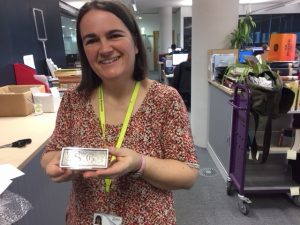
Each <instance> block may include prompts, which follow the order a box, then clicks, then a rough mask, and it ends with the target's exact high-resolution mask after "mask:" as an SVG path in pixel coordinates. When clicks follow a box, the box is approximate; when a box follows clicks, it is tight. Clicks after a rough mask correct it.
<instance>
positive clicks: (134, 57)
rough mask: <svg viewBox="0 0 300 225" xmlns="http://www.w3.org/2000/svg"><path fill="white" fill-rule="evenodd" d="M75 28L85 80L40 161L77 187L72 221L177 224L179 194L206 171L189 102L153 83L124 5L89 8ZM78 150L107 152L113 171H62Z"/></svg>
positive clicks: (66, 102)
mask: <svg viewBox="0 0 300 225" xmlns="http://www.w3.org/2000/svg"><path fill="white" fill-rule="evenodd" d="M76 28H77V31H76V32H77V33H76V36H77V44H78V51H79V54H80V60H81V65H82V80H81V82H80V84H79V86H77V87H73V88H70V89H69V90H67V91H66V92H65V93H64V95H63V99H62V101H61V104H60V109H59V112H58V115H57V124H56V127H55V130H54V133H53V135H52V137H51V140H50V142H49V144H48V145H47V147H46V150H45V153H44V155H43V157H42V160H41V164H42V167H43V168H44V169H45V171H46V174H47V175H48V176H49V177H50V178H51V179H52V180H53V181H54V182H66V181H72V182H73V190H72V192H71V196H70V201H69V207H68V211H67V216H66V218H67V219H66V224H68V225H71V224H72V225H79V224H92V223H93V218H95V215H98V214H101V215H103V217H102V218H106V217H107V218H110V217H112V216H115V218H118V221H119V222H118V223H116V221H114V223H115V224H121V223H122V224H123V225H131V224H140V225H145V224H147V225H156V224H166V225H175V224H176V217H175V210H174V203H173V202H174V201H173V196H172V190H176V189H189V188H191V187H192V186H193V184H194V183H195V181H196V179H197V175H198V172H197V169H198V167H199V165H198V163H197V157H196V154H195V148H194V144H193V139H192V134H191V128H190V124H189V117H188V112H187V109H186V107H185V105H184V102H183V100H182V98H181V97H180V95H179V93H178V92H177V91H176V90H175V89H174V88H172V87H170V86H166V85H163V84H160V83H158V82H156V81H153V80H150V79H148V78H147V73H148V71H147V59H146V53H145V47H144V44H143V39H142V37H141V34H140V30H139V27H138V26H137V23H136V21H135V18H134V15H133V14H132V13H131V10H130V9H128V8H127V7H126V6H125V5H124V4H123V3H121V2H119V1H111V0H107V1H106V0H103V1H91V2H88V3H86V4H85V5H84V6H83V7H82V8H81V9H80V11H79V14H78V18H77V24H76ZM72 146H76V147H77V149H80V151H81V152H82V153H83V154H85V149H87V148H88V149H91V148H93V149H95V150H97V149H99V148H104V149H108V150H109V154H110V157H109V161H110V163H109V165H108V167H107V168H103V169H100V168H97V169H95V170H88V169H82V170H80V171H78V170H73V169H72V168H62V167H60V166H59V161H60V157H61V149H62V148H64V147H72ZM86 153H87V152H86ZM70 163H71V164H73V162H70ZM85 168H86V167H85ZM120 221H121V222H120ZM103 223H104V221H103Z"/></svg>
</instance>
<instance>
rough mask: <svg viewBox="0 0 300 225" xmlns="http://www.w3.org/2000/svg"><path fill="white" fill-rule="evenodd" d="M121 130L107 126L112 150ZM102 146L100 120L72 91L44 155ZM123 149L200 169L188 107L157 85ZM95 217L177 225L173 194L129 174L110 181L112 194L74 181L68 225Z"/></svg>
mask: <svg viewBox="0 0 300 225" xmlns="http://www.w3.org/2000/svg"><path fill="white" fill-rule="evenodd" d="M121 127H122V124H120V125H117V126H116V125H109V124H107V125H106V144H108V145H110V146H114V145H115V143H116V140H117V138H118V135H119V132H120V130H121ZM66 146H78V147H90V148H92V147H93V148H97V147H98V148H99V147H103V141H102V134H101V128H100V124H99V118H98V117H97V115H96V114H95V112H94V110H93V107H92V105H91V103H90V102H89V101H86V100H84V98H83V97H82V96H81V94H80V93H78V92H77V91H76V90H75V89H74V88H72V89H69V90H68V91H67V92H65V94H64V96H63V99H62V102H61V105H60V109H59V111H58V115H57V121H56V128H55V130H54V132H53V134H52V136H51V139H50V142H49V144H48V145H47V147H46V150H45V152H48V151H60V150H61V149H62V147H66ZM122 146H123V147H127V148H130V149H133V150H135V151H137V152H139V153H141V154H144V155H148V156H152V157H157V158H166V159H176V160H179V161H182V162H185V163H187V164H188V165H189V166H193V167H197V166H198V164H197V158H196V154H195V149H194V144H193V140H192V135H191V129H190V124H189V118H188V114H187V110H186V108H185V105H184V103H183V101H182V99H181V97H180V95H179V94H178V92H177V91H176V90H175V89H173V88H172V87H169V86H166V85H163V84H160V83H158V82H156V81H154V82H153V83H152V84H151V87H150V89H149V90H148V93H147V94H146V97H145V99H144V101H143V103H142V105H141V106H140V108H139V110H138V111H137V112H136V113H135V114H134V115H132V117H131V119H130V122H129V125H128V129H127V131H126V134H125V138H124V141H123V144H122ZM94 213H109V214H115V215H117V216H121V217H122V218H123V223H122V224H125V225H135V224H138V225H141V224H144V225H174V224H176V217H175V211H174V202H173V197H172V191H167V190H161V189H158V188H156V187H154V186H152V185H150V184H149V183H148V182H146V181H145V180H143V179H142V178H134V177H132V176H130V175H125V176H123V177H121V178H118V179H114V180H113V181H112V186H111V190H110V192H109V193H105V192H104V180H103V179H100V178H90V179H84V178H83V177H81V176H79V177H77V178H76V179H74V180H73V186H72V191H71V193H70V200H69V205H68V209H67V214H66V223H67V224H69V225H90V224H92V221H93V214H94Z"/></svg>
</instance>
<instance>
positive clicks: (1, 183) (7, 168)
mask: <svg viewBox="0 0 300 225" xmlns="http://www.w3.org/2000/svg"><path fill="white" fill-rule="evenodd" d="M23 175H24V173H23V172H22V171H21V170H19V169H17V168H16V167H14V166H13V165H11V164H2V165H0V194H1V193H2V192H3V191H5V190H6V188H7V187H8V186H9V185H10V184H11V182H12V181H11V179H14V178H16V177H20V176H23Z"/></svg>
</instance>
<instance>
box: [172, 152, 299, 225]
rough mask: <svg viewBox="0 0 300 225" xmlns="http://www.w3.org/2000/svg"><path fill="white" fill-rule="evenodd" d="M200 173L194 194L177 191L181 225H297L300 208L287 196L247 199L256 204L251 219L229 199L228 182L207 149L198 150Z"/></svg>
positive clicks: (233, 199)
mask: <svg viewBox="0 0 300 225" xmlns="http://www.w3.org/2000/svg"><path fill="white" fill-rule="evenodd" d="M197 153H198V158H199V164H200V170H199V177H198V181H197V182H196V184H195V185H194V187H193V188H192V189H190V190H178V191H174V198H175V209H176V215H177V225H198V224H201V225H219V224H220V225H254V224H255V225H283V224H284V225H296V224H300V216H299V215H300V207H298V206H296V205H295V204H294V203H293V202H292V201H291V199H290V198H289V197H288V196H287V195H285V194H273V195H252V196H247V197H249V198H250V200H251V201H252V203H251V204H250V205H249V206H250V212H249V214H248V215H247V216H245V215H243V214H242V213H241V212H240V211H239V208H238V206H237V196H236V194H234V195H233V196H228V195H227V193H226V182H225V181H224V179H223V178H222V176H221V174H220V173H219V171H218V169H217V167H216V166H215V164H214V162H213V161H212V159H211V158H210V155H209V153H208V152H207V150H206V149H201V148H198V147H197Z"/></svg>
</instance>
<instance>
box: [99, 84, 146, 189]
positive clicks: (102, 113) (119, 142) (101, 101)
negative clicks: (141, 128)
mask: <svg viewBox="0 0 300 225" xmlns="http://www.w3.org/2000/svg"><path fill="white" fill-rule="evenodd" d="M139 89H140V82H139V81H138V82H136V83H135V85H134V90H133V92H132V95H131V98H130V102H129V105H128V109H127V112H126V115H125V118H124V121H123V125H122V129H121V131H120V134H119V137H118V140H117V143H116V148H117V149H118V148H120V147H121V145H122V142H123V140H124V137H125V133H126V130H127V127H128V124H129V120H130V117H131V115H132V111H133V107H134V104H135V102H136V97H137V94H138V92H139ZM98 94H99V114H100V126H101V130H102V139H103V141H104V142H105V111H104V97H103V88H102V85H100V87H99V93H98ZM115 158H116V157H115V156H112V157H111V159H110V161H111V162H112V161H113V160H115ZM110 185H111V179H108V178H107V179H105V191H106V192H109V189H110Z"/></svg>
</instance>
